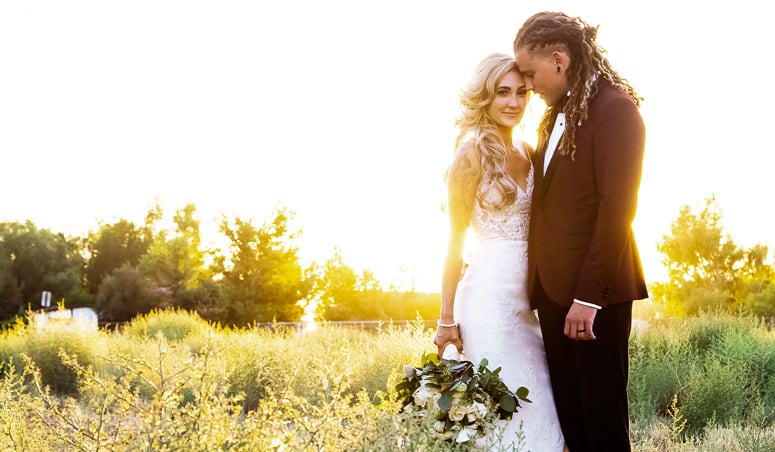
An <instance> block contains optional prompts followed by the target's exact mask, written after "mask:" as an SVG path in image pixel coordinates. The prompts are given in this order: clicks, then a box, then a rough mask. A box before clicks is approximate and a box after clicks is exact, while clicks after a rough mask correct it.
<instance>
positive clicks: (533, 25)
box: [514, 12, 643, 159]
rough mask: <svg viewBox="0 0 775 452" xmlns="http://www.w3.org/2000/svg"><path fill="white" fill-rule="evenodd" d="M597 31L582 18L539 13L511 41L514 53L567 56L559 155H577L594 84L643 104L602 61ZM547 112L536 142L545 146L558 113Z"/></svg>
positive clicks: (606, 63) (603, 50)
mask: <svg viewBox="0 0 775 452" xmlns="http://www.w3.org/2000/svg"><path fill="white" fill-rule="evenodd" d="M596 39H597V27H592V26H590V25H589V24H587V23H586V22H584V21H583V20H582V19H581V18H578V17H569V16H568V15H566V14H564V13H560V12H541V13H537V14H535V15H533V16H532V17H530V18H529V19H528V20H527V21H525V23H524V25H523V26H522V28H520V29H519V32H517V37H516V38H515V39H514V51H515V52H516V51H517V49H519V48H522V47H524V46H527V48H528V50H529V51H531V52H533V51H535V50H538V51H544V50H549V51H554V50H565V51H567V52H568V53H569V54H570V57H571V58H570V60H571V62H570V67H569V68H568V73H567V74H568V83H569V85H570V91H569V92H568V93H569V96H568V98H567V99H566V101H565V103H564V104H562V105H561V108H562V113H565V117H566V118H567V121H566V126H565V133H564V134H563V137H562V139H561V140H560V143H559V144H558V145H557V152H559V153H560V155H570V157H571V159H573V158H574V157H575V154H576V128H577V127H579V126H581V124H582V123H583V122H584V121H585V120H586V119H587V107H588V105H589V99H591V98H592V96H594V95H595V93H596V92H597V87H596V84H595V80H596V78H597V77H602V78H604V79H606V80H608V81H609V82H610V83H611V84H612V85H613V86H614V87H616V88H619V89H621V90H622V91H624V92H626V93H627V94H629V95H630V97H631V98H632V100H633V102H635V105H638V106H640V102H641V101H642V100H643V98H641V97H640V96H639V95H638V94H637V93H636V92H635V89H634V88H633V87H632V86H630V84H629V82H627V80H626V79H623V78H622V77H621V76H620V75H619V74H618V73H617V72H616V71H615V70H614V69H613V68H612V67H611V63H609V62H608V59H607V58H606V57H605V53H606V51H605V49H603V48H602V47H600V45H598V43H597V42H596ZM556 110H557V109H556V108H549V109H547V110H546V112H545V113H544V115H543V117H542V118H541V123H540V125H539V139H540V140H541V142H545V141H546V139H547V137H548V135H549V133H550V131H551V127H552V124H554V119H555V118H556V117H557V114H558V113H559V111H556Z"/></svg>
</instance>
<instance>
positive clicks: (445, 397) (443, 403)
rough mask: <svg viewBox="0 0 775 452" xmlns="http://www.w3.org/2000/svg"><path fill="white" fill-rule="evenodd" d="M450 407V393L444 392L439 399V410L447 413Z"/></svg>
mask: <svg viewBox="0 0 775 452" xmlns="http://www.w3.org/2000/svg"><path fill="white" fill-rule="evenodd" d="M450 406H452V391H444V392H442V393H441V397H440V398H439V409H440V410H442V411H447V410H448V409H449V407H450Z"/></svg>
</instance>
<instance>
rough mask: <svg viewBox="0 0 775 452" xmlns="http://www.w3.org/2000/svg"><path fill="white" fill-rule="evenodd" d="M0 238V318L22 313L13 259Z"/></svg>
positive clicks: (20, 296) (20, 293) (19, 289)
mask: <svg viewBox="0 0 775 452" xmlns="http://www.w3.org/2000/svg"><path fill="white" fill-rule="evenodd" d="M12 257H13V256H12V255H11V253H10V252H9V251H6V250H5V242H4V241H2V240H0V320H1V319H9V318H12V317H13V316H14V315H18V314H22V307H23V303H22V292H21V288H20V287H19V282H18V281H17V279H16V277H15V276H14V273H13V260H12Z"/></svg>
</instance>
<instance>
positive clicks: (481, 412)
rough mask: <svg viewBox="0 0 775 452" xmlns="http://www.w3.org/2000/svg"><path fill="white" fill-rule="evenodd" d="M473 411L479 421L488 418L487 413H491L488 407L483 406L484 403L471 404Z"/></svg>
mask: <svg viewBox="0 0 775 452" xmlns="http://www.w3.org/2000/svg"><path fill="white" fill-rule="evenodd" d="M471 409H472V410H473V411H472V413H473V414H474V415H475V416H476V417H478V418H479V419H482V418H484V417H485V416H487V413H489V411H490V410H488V409H487V405H485V404H483V403H482V402H474V403H473V404H471Z"/></svg>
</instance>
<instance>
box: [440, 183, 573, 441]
mask: <svg viewBox="0 0 775 452" xmlns="http://www.w3.org/2000/svg"><path fill="white" fill-rule="evenodd" d="M532 173H533V169H532V168H531V169H530V174H529V175H528V178H527V180H528V185H527V189H526V190H524V191H523V190H522V189H521V188H518V189H517V200H516V202H515V203H514V204H512V205H511V206H509V207H508V208H506V209H504V210H502V211H495V210H493V209H486V208H482V207H481V206H479V203H478V202H475V207H474V213H473V218H472V227H473V230H474V232H475V235H476V243H475V246H474V247H473V248H474V249H473V251H472V253H471V255H470V257H469V258H468V259H467V261H468V262H467V264H468V265H467V268H466V269H465V271H464V273H463V277H462V279H461V280H460V283H459V284H458V288H457V292H456V295H455V305H454V316H455V321H456V322H458V323H459V324H460V334H461V338H462V340H463V355H462V356H461V359H464V360H468V361H471V362H473V363H474V365H479V362H480V361H481V360H482V358H487V360H488V362H489V364H488V365H487V367H488V368H489V369H491V370H495V369H496V368H498V367H500V368H501V373H500V375H501V378H502V379H503V381H504V383H506V385H507V386H508V387H509V389H511V390H512V391H515V392H516V389H517V388H518V387H520V386H524V387H526V388H527V389H528V391H529V394H528V397H527V398H528V399H530V400H531V401H532V403H527V402H521V403H520V404H521V408H519V411H518V412H517V413H515V414H514V417H513V418H512V420H511V421H510V422H509V423H508V424H507V426H506V430H505V432H503V439H502V443H501V444H492V443H493V442H495V441H496V440H497V438H488V439H486V441H487V442H488V443H490V444H489V448H490V449H491V450H519V451H532V452H552V451H562V450H563V445H564V443H565V441H564V439H563V436H562V432H561V430H560V424H559V421H558V420H557V412H556V409H555V406H554V397H553V395H552V388H551V384H550V382H549V371H548V369H547V364H546V355H545V353H544V345H543V339H542V336H541V330H540V327H539V324H538V318H537V316H536V314H535V313H534V311H533V310H531V309H530V304H529V301H528V298H527V234H528V228H529V224H530V202H531V197H532V191H533V174H532ZM495 196H497V195H496V194H495V193H488V194H487V195H486V199H489V200H492V199H493V198H494V197H495ZM518 433H519V434H520V438H521V440H520V439H518V436H517V435H518Z"/></svg>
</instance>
